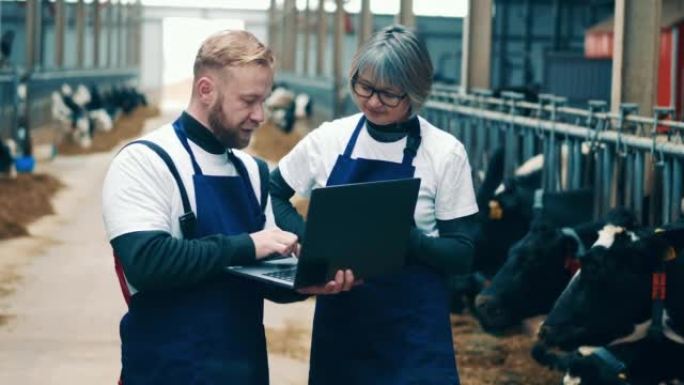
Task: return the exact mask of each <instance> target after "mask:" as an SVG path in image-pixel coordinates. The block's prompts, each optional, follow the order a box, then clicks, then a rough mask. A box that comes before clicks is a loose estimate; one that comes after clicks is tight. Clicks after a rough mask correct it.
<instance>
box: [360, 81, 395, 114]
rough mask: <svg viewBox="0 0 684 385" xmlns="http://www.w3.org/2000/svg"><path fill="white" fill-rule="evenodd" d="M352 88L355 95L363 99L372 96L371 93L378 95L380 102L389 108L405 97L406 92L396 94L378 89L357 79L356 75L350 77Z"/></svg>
mask: <svg viewBox="0 0 684 385" xmlns="http://www.w3.org/2000/svg"><path fill="white" fill-rule="evenodd" d="M352 90H353V91H354V93H355V94H356V95H358V96H360V97H362V98H365V99H370V98H371V97H373V94H375V95H378V100H380V103H382V104H383V105H385V106H387V107H390V108H394V107H396V106H398V105H399V104H400V103H401V101H402V100H404V98H405V97H406V94H403V95H397V94H395V93H392V92H388V91H384V90H379V89H377V88H375V87H373V86H371V85H369V84H367V83H365V82H363V81H359V79H358V78H356V77H353V78H352Z"/></svg>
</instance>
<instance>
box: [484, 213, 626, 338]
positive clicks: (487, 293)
mask: <svg viewBox="0 0 684 385" xmlns="http://www.w3.org/2000/svg"><path fill="white" fill-rule="evenodd" d="M541 215H542V217H541V218H538V219H536V220H535V221H534V222H533V224H532V226H531V229H530V231H529V232H528V233H527V234H526V235H525V236H524V238H522V239H521V240H519V241H518V242H516V243H515V244H514V245H513V246H512V247H511V249H510V251H509V253H508V257H507V258H506V262H505V263H504V265H503V266H502V268H501V269H500V270H499V271H498V272H497V273H496V275H495V276H494V278H493V279H492V281H491V284H490V285H489V286H488V287H486V288H485V289H484V290H483V291H482V292H481V293H480V294H479V295H478V296H477V297H476V299H475V308H476V314H477V316H478V319H479V320H480V323H481V324H482V326H483V327H484V329H485V330H488V331H490V332H500V331H503V330H505V329H507V328H509V327H511V326H514V325H515V324H517V323H519V322H520V321H522V320H523V319H525V318H529V317H532V316H536V315H541V314H546V313H547V312H548V311H549V310H550V309H551V306H552V305H553V303H554V302H555V300H556V299H557V298H558V296H559V295H560V293H561V292H562V291H563V289H564V288H565V286H566V285H567V283H568V282H569V281H570V278H571V277H572V275H573V274H574V273H575V271H576V270H577V267H578V265H579V263H578V255H579V254H582V253H583V252H584V250H587V249H588V248H589V247H591V245H592V244H593V243H594V242H595V241H596V239H597V238H598V231H599V230H600V229H602V228H603V227H604V226H605V225H606V224H607V223H611V224H614V225H617V226H623V227H626V228H628V229H633V228H636V226H637V220H636V216H635V215H634V213H632V212H631V211H629V210H626V209H621V208H618V209H614V210H612V211H611V212H609V213H608V215H607V216H606V218H605V220H599V221H590V222H585V223H582V224H579V225H577V226H575V227H563V228H559V227H556V226H553V225H551V224H549V222H548V221H547V220H545V219H544V218H543V213H542V214H541Z"/></svg>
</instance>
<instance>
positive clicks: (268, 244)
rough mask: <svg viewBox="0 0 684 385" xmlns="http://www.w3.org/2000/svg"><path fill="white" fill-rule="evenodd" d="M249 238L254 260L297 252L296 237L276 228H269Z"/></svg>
mask: <svg viewBox="0 0 684 385" xmlns="http://www.w3.org/2000/svg"><path fill="white" fill-rule="evenodd" d="M249 236H250V237H251V238H252V242H254V251H255V252H256V259H261V258H264V257H267V256H269V255H271V254H276V253H277V254H282V255H289V254H292V253H294V252H296V251H297V250H298V247H299V243H297V236H296V235H295V234H292V233H289V232H287V231H283V230H281V229H278V228H270V229H265V230H261V231H257V232H256V233H251V234H249Z"/></svg>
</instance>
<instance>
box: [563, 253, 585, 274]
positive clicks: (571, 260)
mask: <svg viewBox="0 0 684 385" xmlns="http://www.w3.org/2000/svg"><path fill="white" fill-rule="evenodd" d="M564 267H565V270H567V271H568V272H569V273H570V275H575V273H576V272H577V270H579V269H580V267H582V264H581V263H580V261H579V259H577V258H576V257H575V256H571V255H568V256H567V257H565V265H564Z"/></svg>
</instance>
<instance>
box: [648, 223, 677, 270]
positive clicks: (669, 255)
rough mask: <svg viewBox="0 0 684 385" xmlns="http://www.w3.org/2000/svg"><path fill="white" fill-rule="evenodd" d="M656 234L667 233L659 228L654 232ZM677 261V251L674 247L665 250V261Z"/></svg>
mask: <svg viewBox="0 0 684 385" xmlns="http://www.w3.org/2000/svg"><path fill="white" fill-rule="evenodd" d="M653 232H654V233H656V234H658V233H663V232H665V229H662V228H657V229H655V230H653ZM675 259H677V251H676V250H675V249H674V247H672V246H670V247H668V248H667V250H665V254H664V255H663V261H665V262H669V261H674V260H675Z"/></svg>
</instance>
